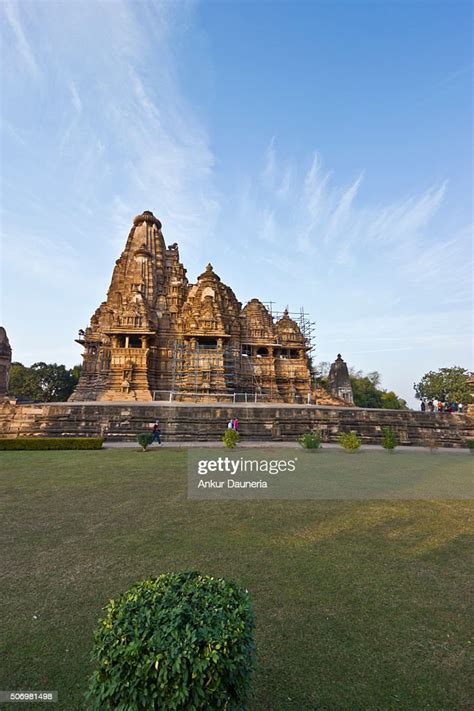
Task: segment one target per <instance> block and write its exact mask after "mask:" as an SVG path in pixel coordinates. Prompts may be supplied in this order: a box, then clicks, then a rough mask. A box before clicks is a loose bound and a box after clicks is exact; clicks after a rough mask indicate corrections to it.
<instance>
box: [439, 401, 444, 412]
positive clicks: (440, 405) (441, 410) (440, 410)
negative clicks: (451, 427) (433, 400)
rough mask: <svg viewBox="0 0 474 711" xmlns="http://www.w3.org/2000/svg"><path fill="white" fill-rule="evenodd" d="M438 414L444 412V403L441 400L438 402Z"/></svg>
mask: <svg viewBox="0 0 474 711" xmlns="http://www.w3.org/2000/svg"><path fill="white" fill-rule="evenodd" d="M438 412H443V403H442V402H441V400H438Z"/></svg>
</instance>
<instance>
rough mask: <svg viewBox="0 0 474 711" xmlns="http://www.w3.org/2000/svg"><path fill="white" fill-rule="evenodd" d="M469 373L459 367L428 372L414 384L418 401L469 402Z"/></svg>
mask: <svg viewBox="0 0 474 711" xmlns="http://www.w3.org/2000/svg"><path fill="white" fill-rule="evenodd" d="M469 375H470V373H469V371H468V370H466V369H465V368H461V367H459V366H453V367H452V368H440V369H439V370H437V371H433V370H430V371H429V373H426V374H425V375H424V376H423V377H422V379H421V380H420V382H419V383H414V385H413V388H414V390H415V397H417V398H418V400H442V401H443V402H446V401H447V402H462V403H464V404H466V403H469V402H471V397H470V394H469V386H468V384H467V381H468V379H469Z"/></svg>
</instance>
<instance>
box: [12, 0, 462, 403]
mask: <svg viewBox="0 0 474 711" xmlns="http://www.w3.org/2000/svg"><path fill="white" fill-rule="evenodd" d="M0 21H1V38H2V44H1V50H2V66H3V69H2V78H1V102H2V124H1V141H2V144H1V145H2V156H1V157H2V174H1V178H2V186H1V201H0V207H1V228H2V235H3V239H2V270H3V278H2V284H3V286H2V323H3V324H4V325H5V327H6V328H7V331H8V333H9V336H10V341H11V344H12V347H13V351H14V358H15V359H16V360H19V361H21V362H23V363H25V364H31V363H32V362H34V361H38V360H45V361H47V362H54V361H56V362H63V363H66V364H67V365H73V364H74V363H77V362H80V348H79V346H78V345H77V344H75V343H74V338H75V337H76V334H77V330H78V329H79V328H82V327H85V325H86V324H87V322H88V320H89V318H90V316H91V315H92V313H93V311H94V310H95V308H96V307H97V306H98V305H99V303H100V302H101V301H102V300H103V299H104V298H105V294H106V290H107V288H108V285H109V281H110V276H111V273H112V268H113V265H114V261H115V259H116V258H117V257H118V256H119V254H120V252H121V249H122V248H123V245H124V243H125V240H126V237H127V234H128V231H129V229H130V225H131V222H132V219H133V216H134V215H136V214H138V213H139V212H142V211H143V210H145V209H150V210H152V211H153V212H154V213H155V214H156V215H157V216H158V217H159V218H160V219H161V221H162V222H163V232H164V235H165V240H166V241H167V243H171V242H175V241H176V242H178V243H179V245H180V253H181V258H182V261H183V262H184V264H185V266H186V267H187V268H188V276H189V277H190V279H191V280H194V279H195V277H196V276H197V274H199V273H200V272H201V271H202V270H203V267H204V266H205V265H206V264H207V262H208V261H209V260H210V261H212V263H213V264H214V268H215V270H216V271H217V273H218V274H219V275H220V276H221V278H222V279H223V281H225V282H226V283H228V284H229V285H230V286H232V288H233V289H234V291H235V292H236V295H237V297H238V299H239V300H241V301H242V302H245V301H247V300H249V299H250V298H252V297H254V296H257V297H259V298H261V299H262V300H264V301H269V300H273V301H275V302H277V306H279V307H280V308H282V309H283V308H284V307H285V306H287V305H288V306H289V307H290V309H292V310H295V311H296V310H299V308H300V306H302V305H304V306H305V308H306V310H307V311H309V312H310V314H311V317H312V318H313V319H314V321H316V324H317V339H316V340H317V352H316V360H317V361H332V360H333V359H334V358H335V356H336V354H337V353H338V352H341V353H342V354H343V357H344V358H345V360H346V361H347V362H348V364H349V365H351V366H353V367H354V368H356V369H361V370H364V371H373V370H378V371H379V372H380V373H381V375H382V384H383V386H384V387H386V388H388V389H395V390H396V392H397V393H398V394H400V395H402V396H403V397H405V398H406V399H408V400H409V401H410V403H413V402H414V401H413V390H412V385H413V382H414V381H416V380H419V378H420V377H421V376H422V375H423V374H424V373H425V372H426V371H427V370H430V369H437V368H439V367H443V366H450V365H461V366H463V367H468V368H472V367H473V365H472V335H471V334H472V301H471V299H472V286H471V285H472V246H471V245H472V187H473V186H472V132H471V126H472V66H473V58H472V34H471V33H472V30H471V27H472V4H471V3H470V2H465V3H463V2H455V1H454V2H453V1H449V2H448V1H447V0H446V1H445V2H428V1H419V2H416V1H412V2H408V1H405V2H404V1H400V2H375V1H373V2H357V1H356V0H354V1H346V2H338V1H337V0H336V1H335V2H329V1H328V2H307V3H305V2H249V1H248V2H173V3H164V2H146V3H145V2H124V1H120V0H117V1H115V0H112V1H109V2H91V3H87V2H78V1H76V2H70V3H65V2H51V1H49V2H38V1H36V2H33V3H29V2H14V1H13V0H12V1H6V0H3V2H2V3H1V5H0Z"/></svg>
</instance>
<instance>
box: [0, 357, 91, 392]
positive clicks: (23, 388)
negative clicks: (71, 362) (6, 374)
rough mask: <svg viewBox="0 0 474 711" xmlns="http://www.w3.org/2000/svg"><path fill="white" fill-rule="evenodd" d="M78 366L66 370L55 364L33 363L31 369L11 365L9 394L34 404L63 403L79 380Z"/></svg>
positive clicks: (20, 364) (14, 364)
mask: <svg viewBox="0 0 474 711" xmlns="http://www.w3.org/2000/svg"><path fill="white" fill-rule="evenodd" d="M79 373H80V366H75V367H74V368H71V369H70V370H68V369H67V368H66V366H64V365H57V363H43V362H39V363H33V365H32V366H31V367H27V366H24V365H23V364H22V363H12V366H11V369H10V384H9V388H8V390H9V393H10V394H11V395H15V396H16V397H25V398H29V399H31V400H34V401H35V402H63V401H65V400H67V399H68V398H69V396H70V395H71V394H72V392H73V390H74V388H75V387H76V385H77V383H78V380H79Z"/></svg>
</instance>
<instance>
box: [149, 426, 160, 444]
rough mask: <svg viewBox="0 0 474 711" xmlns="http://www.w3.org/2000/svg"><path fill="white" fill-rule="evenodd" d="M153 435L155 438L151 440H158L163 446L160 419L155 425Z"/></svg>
mask: <svg viewBox="0 0 474 711" xmlns="http://www.w3.org/2000/svg"><path fill="white" fill-rule="evenodd" d="M152 436H153V439H152V440H151V443H152V444H153V442H158V446H159V447H161V429H160V422H159V420H157V421H156V422H155V424H154V425H153V429H152Z"/></svg>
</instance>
